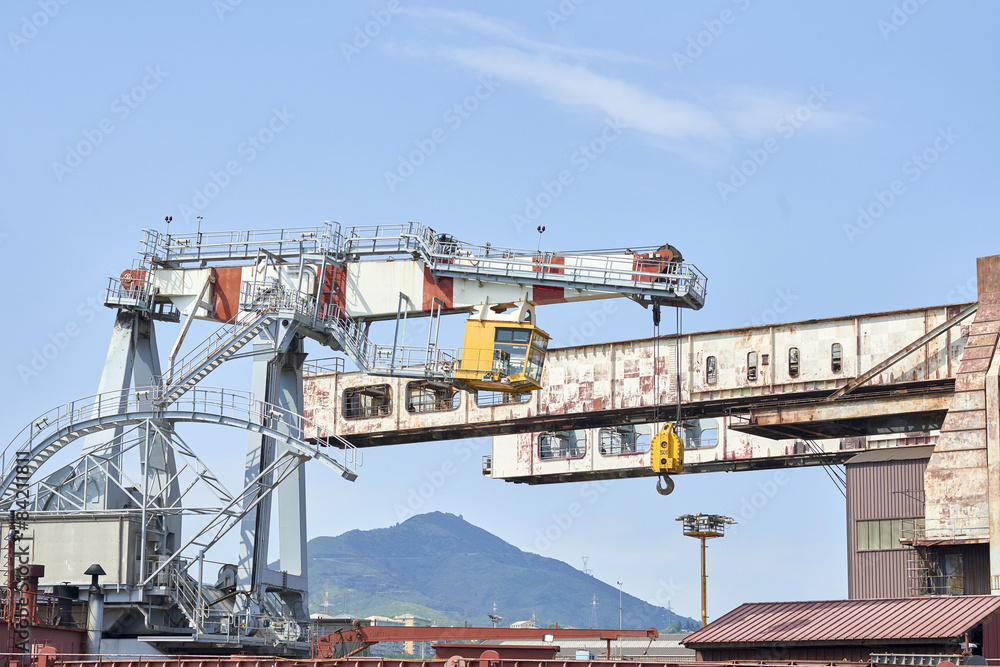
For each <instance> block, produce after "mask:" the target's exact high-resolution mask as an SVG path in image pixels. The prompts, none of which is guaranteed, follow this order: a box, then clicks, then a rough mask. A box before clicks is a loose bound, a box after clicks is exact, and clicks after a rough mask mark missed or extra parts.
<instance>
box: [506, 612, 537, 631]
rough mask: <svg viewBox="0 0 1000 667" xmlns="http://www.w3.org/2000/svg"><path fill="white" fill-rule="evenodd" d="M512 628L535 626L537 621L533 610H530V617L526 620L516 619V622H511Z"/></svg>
mask: <svg viewBox="0 0 1000 667" xmlns="http://www.w3.org/2000/svg"><path fill="white" fill-rule="evenodd" d="M510 627H512V628H537V627H538V621H537V620H536V619H535V612H531V619H530V620H527V621H517V622H516V623H511V624H510Z"/></svg>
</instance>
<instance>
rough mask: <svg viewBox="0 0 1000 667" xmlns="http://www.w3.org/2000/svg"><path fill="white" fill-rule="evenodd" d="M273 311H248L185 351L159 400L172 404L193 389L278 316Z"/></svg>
mask: <svg viewBox="0 0 1000 667" xmlns="http://www.w3.org/2000/svg"><path fill="white" fill-rule="evenodd" d="M275 317H276V313H275V312H274V311H267V310H265V311H263V312H260V311H249V312H242V313H240V314H239V315H237V317H236V319H235V321H234V322H232V323H231V324H227V325H225V326H223V327H221V328H220V329H219V330H218V331H216V332H215V333H213V334H212V335H211V336H209V337H208V338H206V339H205V340H204V341H202V343H201V344H200V345H198V347H196V348H194V349H193V350H191V351H190V352H189V353H188V354H186V355H185V356H184V357H183V358H182V359H181V360H180V361H179V362H178V363H177V364H176V365H175V366H174V368H173V369H171V371H170V375H169V376H168V377H167V378H166V380H165V382H164V385H165V386H164V389H163V393H162V394H161V396H160V397H159V398H158V399H157V403H159V404H161V405H169V404H170V403H173V402H174V401H176V400H177V399H178V398H180V397H181V396H183V395H184V394H185V393H186V392H188V391H190V390H191V389H193V388H194V386H195V385H196V384H198V383H199V382H201V381H202V380H203V379H204V378H205V376H207V375H208V374H209V373H211V372H212V371H213V370H215V369H216V368H218V367H219V366H221V365H222V364H223V363H225V362H226V361H228V360H229V359H232V358H233V356H234V355H235V354H236V353H237V352H239V351H240V350H241V349H242V348H243V347H244V346H245V345H247V344H248V343H250V342H251V341H252V340H253V339H254V338H256V337H257V336H258V335H259V334H260V333H261V332H262V331H264V329H266V328H267V326H268V325H269V324H270V323H271V322H272V321H273V320H274V319H275Z"/></svg>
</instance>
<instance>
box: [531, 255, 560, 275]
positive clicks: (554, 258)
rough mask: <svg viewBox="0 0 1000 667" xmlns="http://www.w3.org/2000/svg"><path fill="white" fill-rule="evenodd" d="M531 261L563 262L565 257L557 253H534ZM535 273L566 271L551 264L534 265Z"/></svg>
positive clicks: (541, 262) (540, 262)
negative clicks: (545, 254)
mask: <svg viewBox="0 0 1000 667" xmlns="http://www.w3.org/2000/svg"><path fill="white" fill-rule="evenodd" d="M531 261H532V262H534V263H535V264H565V263H566V258H565V257H560V256H559V255H549V256H547V257H546V256H544V255H535V256H534V257H532V258H531ZM534 270H535V273H538V272H541V273H566V269H559V268H556V267H552V266H536V267H534Z"/></svg>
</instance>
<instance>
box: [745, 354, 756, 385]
mask: <svg viewBox="0 0 1000 667" xmlns="http://www.w3.org/2000/svg"><path fill="white" fill-rule="evenodd" d="M747 380H749V381H750V382H756V381H757V353H756V352H748V353H747Z"/></svg>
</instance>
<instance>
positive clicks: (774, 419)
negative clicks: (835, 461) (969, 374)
mask: <svg viewBox="0 0 1000 667" xmlns="http://www.w3.org/2000/svg"><path fill="white" fill-rule="evenodd" d="M950 404H951V394H943V395H931V396H904V397H891V396H890V397H885V398H880V399H871V400H856V401H839V402H837V403H819V404H815V405H810V406H805V407H783V408H775V409H773V410H766V411H765V410H760V411H755V412H754V413H753V419H754V421H755V422H756V423H758V424H761V425H769V424H786V423H801V422H819V421H837V420H844V419H857V418H861V417H872V416H876V415H904V414H910V413H921V412H937V411H944V410H947V409H948V406H949V405H950Z"/></svg>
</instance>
